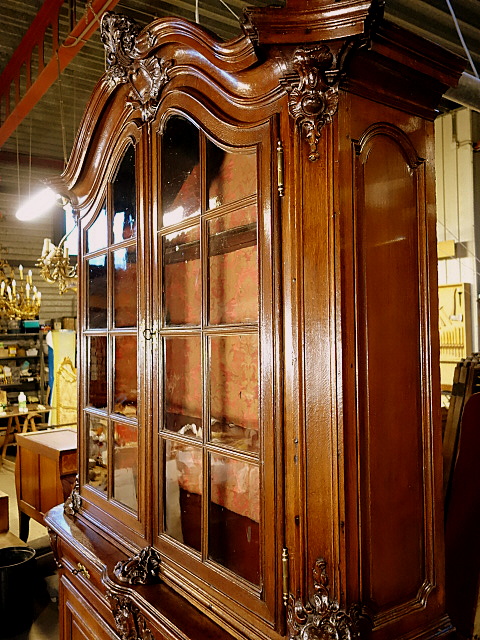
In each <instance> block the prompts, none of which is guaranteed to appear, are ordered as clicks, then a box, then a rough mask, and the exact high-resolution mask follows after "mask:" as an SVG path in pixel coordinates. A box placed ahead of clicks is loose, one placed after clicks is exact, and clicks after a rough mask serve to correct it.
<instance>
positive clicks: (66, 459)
mask: <svg viewBox="0 0 480 640" xmlns="http://www.w3.org/2000/svg"><path fill="white" fill-rule="evenodd" d="M68 473H73V474H75V473H77V452H76V451H69V452H68V453H62V455H61V456H60V474H61V475H65V474H68Z"/></svg>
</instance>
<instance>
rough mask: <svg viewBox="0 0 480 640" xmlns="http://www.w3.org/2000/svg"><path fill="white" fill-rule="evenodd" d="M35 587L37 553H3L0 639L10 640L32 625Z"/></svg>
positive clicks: (0, 558) (25, 549)
mask: <svg viewBox="0 0 480 640" xmlns="http://www.w3.org/2000/svg"><path fill="white" fill-rule="evenodd" d="M35 583H36V580H35V550H34V549H31V548H30V547H5V548H4V549H0V638H10V637H12V636H13V635H16V634H18V633H21V632H22V631H25V629H27V628H28V627H29V626H30V625H31V624H32V619H33V601H34V595H35V594H34V589H35Z"/></svg>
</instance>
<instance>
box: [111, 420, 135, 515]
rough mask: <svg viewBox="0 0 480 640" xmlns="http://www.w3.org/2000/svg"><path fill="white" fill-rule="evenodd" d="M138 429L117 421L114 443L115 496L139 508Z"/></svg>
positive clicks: (133, 507)
mask: <svg viewBox="0 0 480 640" xmlns="http://www.w3.org/2000/svg"><path fill="white" fill-rule="evenodd" d="M137 453H138V429H137V427H135V426H132V425H127V424H120V423H118V422H116V423H115V427H114V445H113V497H114V498H115V500H117V501H118V502H120V503H121V504H124V505H125V506H126V507H130V509H133V510H134V511H136V510H137V506H138V501H137V483H138V477H137V476H138V455H137Z"/></svg>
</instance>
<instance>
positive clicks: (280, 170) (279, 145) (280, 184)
mask: <svg viewBox="0 0 480 640" xmlns="http://www.w3.org/2000/svg"><path fill="white" fill-rule="evenodd" d="M277 189H278V195H279V196H280V197H281V196H284V195H285V184H284V182H283V145H282V141H281V140H277Z"/></svg>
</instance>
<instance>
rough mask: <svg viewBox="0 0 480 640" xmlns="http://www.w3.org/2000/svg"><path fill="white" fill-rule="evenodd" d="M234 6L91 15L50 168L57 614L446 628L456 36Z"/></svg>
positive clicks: (95, 618)
mask: <svg viewBox="0 0 480 640" xmlns="http://www.w3.org/2000/svg"><path fill="white" fill-rule="evenodd" d="M243 31H244V35H242V36H241V37H238V38H237V39H235V40H233V41H230V42H220V41H217V40H215V39H214V38H213V37H212V36H211V35H210V34H208V33H206V32H205V31H203V30H202V29H201V28H200V27H198V26H196V25H194V24H191V23H188V22H186V21H182V20H180V19H173V18H172V19H161V20H158V21H155V22H153V23H152V24H151V25H149V27H148V28H146V29H144V30H143V31H141V32H139V30H138V28H137V27H136V26H135V24H133V23H132V22H131V21H130V20H129V19H128V18H127V17H125V16H122V15H116V14H112V13H107V14H105V15H104V17H103V19H102V39H103V41H104V43H105V47H106V50H107V71H106V73H105V75H104V76H103V78H102V79H101V80H100V82H99V84H98V85H97V87H96V89H95V91H94V93H93V95H92V98H91V100H90V103H89V105H88V107H87V110H86V113H85V116H84V119H83V121H82V125H81V128H80V131H79V133H78V136H77V140H76V143H75V146H74V149H73V153H72V155H71V158H70V161H69V164H68V167H67V169H66V171H65V173H64V175H63V176H62V178H61V179H60V180H59V181H58V184H57V185H56V186H57V187H58V188H59V189H60V191H61V192H62V193H63V194H64V195H65V196H68V197H69V198H70V199H71V201H72V203H73V206H74V208H75V210H76V211H77V213H78V225H79V230H80V255H79V273H80V276H79V278H80V281H79V335H78V353H79V362H78V366H79V372H80V386H79V393H80V402H79V407H80V408H79V443H80V445H79V447H80V451H79V465H80V466H79V469H80V472H79V479H78V484H77V485H76V488H75V489H74V491H73V493H72V496H71V497H70V499H69V500H68V501H67V503H66V505H65V512H64V509H63V508H62V507H56V508H55V509H53V510H52V511H51V512H50V513H49V514H48V516H47V518H46V520H47V523H48V526H49V528H50V532H51V538H52V545H53V547H54V550H55V553H56V557H57V561H58V564H59V567H60V568H61V569H60V605H61V633H62V638H63V639H64V640H67V639H70V638H75V639H77V638H89V639H94V638H95V639H98V638H118V637H120V638H122V639H123V640H134V639H142V640H146V639H148V640H152V639H155V640H159V639H173V638H177V639H179V640H180V639H182V640H186V639H190V640H199V639H204V638H216V639H218V640H227V639H230V638H236V639H237V640H246V639H249V640H260V639H263V640H266V639H272V640H275V639H279V638H286V637H289V638H302V639H307V638H325V639H327V638H328V639H330V638H339V639H342V640H344V639H345V640H346V639H350V638H375V639H378V640H392V639H394V638H411V639H413V638H415V639H420V638H421V639H423V638H441V637H446V636H447V635H449V633H450V632H451V631H452V628H451V625H450V622H449V618H448V614H447V612H446V611H445V607H444V584H443V580H444V578H443V535H442V504H441V491H440V484H439V482H440V481H441V467H440V465H441V457H440V456H441V433H440V424H439V410H440V409H439V407H440V404H439V389H440V386H439V379H438V378H439V375H438V344H437V343H438V341H437V336H436V330H435V328H436V326H437V320H436V242H435V202H434V172H433V169H434V168H433V165H432V158H433V119H434V117H435V113H436V111H435V110H436V107H437V105H438V102H439V100H440V98H441V95H442V94H443V92H444V91H445V90H446V89H447V88H448V87H449V86H452V85H454V84H456V82H457V80H458V77H459V75H460V73H461V70H462V63H461V61H460V60H459V59H457V58H456V57H454V56H452V55H451V54H447V53H446V52H444V51H443V50H441V49H439V48H438V47H436V46H435V45H432V44H431V43H428V42H426V41H424V40H421V39H419V38H417V37H413V36H412V35H411V34H409V33H407V32H405V31H403V30H401V29H399V28H397V27H395V26H393V25H391V24H388V23H384V22H382V19H381V6H379V3H376V2H372V1H371V0H365V1H359V0H338V1H337V2H331V3H327V2H325V1H323V0H312V1H307V0H305V1H302V0H288V2H287V4H286V6H285V7H283V8H280V7H276V8H268V9H254V10H253V9H252V10H247V11H246V13H245V16H244V24H243ZM432 327H433V328H434V330H432Z"/></svg>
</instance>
